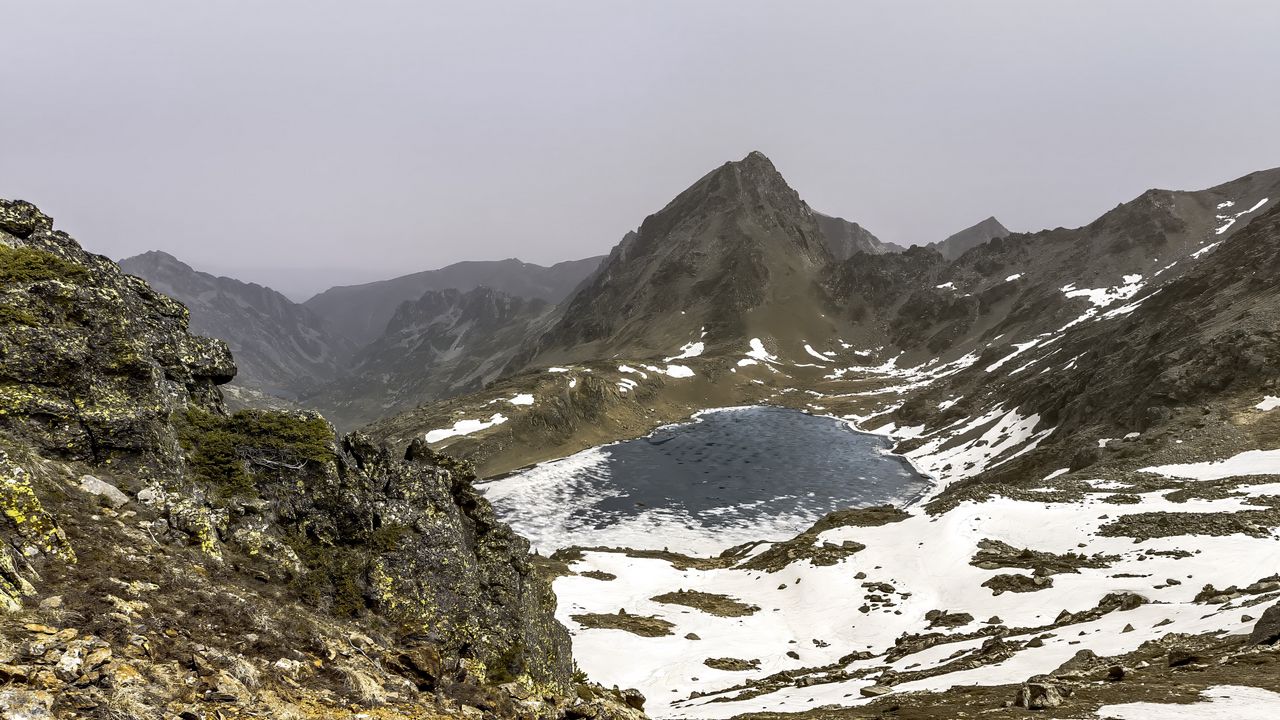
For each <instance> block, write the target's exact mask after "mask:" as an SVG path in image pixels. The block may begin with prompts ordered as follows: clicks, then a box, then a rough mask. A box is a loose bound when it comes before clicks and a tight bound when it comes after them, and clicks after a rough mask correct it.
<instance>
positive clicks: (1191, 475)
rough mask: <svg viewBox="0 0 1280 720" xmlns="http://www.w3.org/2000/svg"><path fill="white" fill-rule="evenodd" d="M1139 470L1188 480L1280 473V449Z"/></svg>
mask: <svg viewBox="0 0 1280 720" xmlns="http://www.w3.org/2000/svg"><path fill="white" fill-rule="evenodd" d="M1138 472H1146V473H1155V474H1156V475H1163V476H1165V477H1173V478H1184V479H1187V480H1221V479H1222V478H1229V477H1233V476H1236V475H1280V450H1246V451H1245V452H1242V453H1240V454H1238V455H1233V456H1231V457H1229V458H1227V459H1225V460H1210V461H1208V462H1196V463H1185V464H1181V465H1156V466H1154V467H1146V468H1142V469H1141V470H1139V471H1138Z"/></svg>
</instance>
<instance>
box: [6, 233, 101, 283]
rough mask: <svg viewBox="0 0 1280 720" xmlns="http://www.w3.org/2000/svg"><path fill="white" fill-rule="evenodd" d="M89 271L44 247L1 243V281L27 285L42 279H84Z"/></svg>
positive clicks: (71, 280)
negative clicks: (15, 245)
mask: <svg viewBox="0 0 1280 720" xmlns="http://www.w3.org/2000/svg"><path fill="white" fill-rule="evenodd" d="M88 279H89V271H88V270H86V269H85V268H84V266H82V265H78V264H76V263H73V262H71V261H69V260H63V259H62V258H60V257H58V256H57V255H54V254H53V253H51V252H45V251H44V250H36V249H34V248H28V247H9V246H8V245H5V244H3V243H0V285H30V284H31V283H36V282H41V281H44V280H65V281H67V282H84V281H86V280H88Z"/></svg>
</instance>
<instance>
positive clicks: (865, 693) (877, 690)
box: [858, 685, 893, 697]
mask: <svg viewBox="0 0 1280 720" xmlns="http://www.w3.org/2000/svg"><path fill="white" fill-rule="evenodd" d="M891 692H893V688H891V687H888V686H887V685H868V686H866V687H864V688H861V689H859V690H858V693H859V694H860V695H862V697H880V696H882V695H888V694H889V693H891Z"/></svg>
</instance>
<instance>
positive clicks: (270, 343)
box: [120, 251, 356, 398]
mask: <svg viewBox="0 0 1280 720" xmlns="http://www.w3.org/2000/svg"><path fill="white" fill-rule="evenodd" d="M120 267H121V269H123V270H124V271H125V272H127V273H129V274H131V275H136V276H138V277H140V278H143V279H144V280H146V281H147V282H149V283H151V285H152V286H153V287H155V288H156V289H157V290H159V291H160V292H162V293H164V294H166V295H168V296H170V297H172V298H175V299H177V300H180V301H181V302H182V303H183V304H184V305H186V306H187V309H188V310H190V311H191V329H192V331H193V332H196V333H199V334H201V335H207V336H209V337H215V338H220V339H222V340H225V341H226V342H227V344H228V345H229V346H230V347H231V351H232V352H233V353H235V357H236V365H237V366H238V369H239V372H238V375H237V378H238V382H239V383H240V384H244V385H248V386H252V387H255V388H258V389H260V390H263V391H265V392H267V393H270V394H273V395H280V396H282V397H286V398H296V397H298V396H300V395H303V394H306V393H307V392H310V391H312V390H314V389H315V388H316V387H317V386H320V385H323V384H325V383H328V382H330V381H332V380H334V379H336V378H337V377H338V376H339V375H341V374H342V372H343V369H344V368H345V366H346V362H347V360H348V358H349V357H350V356H351V354H352V353H353V352H354V351H355V349H356V345H355V343H353V342H352V341H350V340H349V339H347V338H346V337H345V336H343V335H341V334H340V333H335V332H332V331H330V330H329V329H328V328H327V327H326V325H325V322H324V319H323V318H321V317H320V316H318V315H316V314H315V313H313V312H312V311H311V310H308V309H307V308H306V307H304V306H302V305H299V304H297V303H295V302H293V301H292V300H290V299H288V298H286V297H285V296H284V295H281V294H280V293H278V292H276V291H274V290H272V289H271V288H268V287H263V286H261V285H256V284H253V283H244V282H240V281H239V280H234V279H232V278H227V277H215V276H213V275H210V274H208V273H203V272H200V271H198V270H195V269H193V268H192V267H191V266H189V265H187V264H186V263H184V262H182V261H180V260H178V259H177V258H175V257H173V256H172V255H169V254H167V253H163V252H157V251H152V252H148V253H143V254H142V255H137V256H134V257H131V258H126V259H124V260H121V261H120Z"/></svg>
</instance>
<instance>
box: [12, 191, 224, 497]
mask: <svg viewBox="0 0 1280 720" xmlns="http://www.w3.org/2000/svg"><path fill="white" fill-rule="evenodd" d="M0 218H3V222H0V408H3V414H0V429H2V430H6V431H8V432H9V433H10V434H12V435H14V436H15V437H17V438H20V439H21V440H22V441H24V442H25V443H29V444H30V445H32V446H34V447H36V448H37V449H39V451H40V452H42V453H44V454H48V455H51V456H54V457H58V458H62V459H67V460H80V461H85V462H91V463H102V462H107V461H110V460H112V459H115V458H119V459H128V460H130V461H133V462H139V461H143V462H149V463H151V464H153V465H154V467H153V468H151V471H152V472H155V473H160V474H168V475H172V474H173V473H174V472H176V469H177V468H176V465H175V464H174V463H173V462H172V461H173V460H174V459H175V458H174V456H173V452H172V448H173V447H174V446H175V444H176V435H175V434H174V432H173V428H172V425H171V424H170V423H169V422H168V420H169V416H170V415H171V414H172V413H174V412H177V411H180V410H182V409H185V408H186V407H187V406H188V405H194V406H199V407H202V408H206V409H209V410H214V411H217V410H220V409H221V398H220V396H219V394H218V393H217V391H216V389H215V388H216V386H217V385H218V384H220V383H225V382H227V381H229V380H230V379H231V378H232V377H233V376H234V375H235V364H234V363H233V362H232V359H231V353H230V352H229V351H228V350H227V348H226V345H224V344H223V343H221V342H220V341H217V340H209V339H207V338H200V337H195V336H193V335H190V334H189V333H188V332H187V310H186V308H184V307H183V306H182V305H180V304H179V303H177V302H175V301H174V300H171V299H169V298H167V297H165V296H163V295H161V294H159V293H157V292H155V291H154V290H152V289H151V288H150V287H149V286H147V284H146V283H144V282H143V281H141V280H139V279H137V278H134V277H130V276H128V275H125V274H124V273H123V272H121V271H120V268H119V267H118V266H117V265H116V264H115V263H113V262H111V261H110V260H109V259H107V258H105V257H102V256H99V255H93V254H91V253H87V252H85V251H84V250H83V249H81V247H80V246H79V245H78V244H77V243H76V242H75V241H74V240H72V239H71V238H70V237H68V236H67V235H66V234H65V233H62V232H58V231H55V230H53V229H52V221H50V220H49V218H48V217H47V216H45V215H44V214H43V213H40V212H39V210H36V209H35V208H34V207H33V206H31V205H30V204H28V203H23V202H20V201H18V202H11V201H5V200H0Z"/></svg>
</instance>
